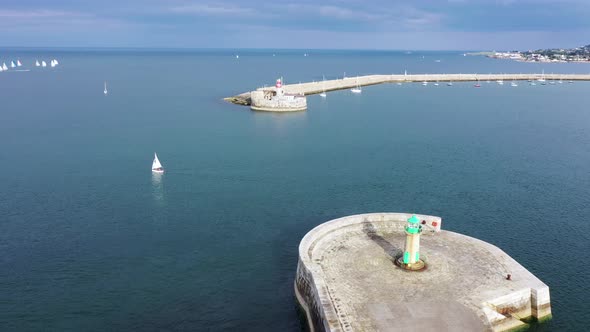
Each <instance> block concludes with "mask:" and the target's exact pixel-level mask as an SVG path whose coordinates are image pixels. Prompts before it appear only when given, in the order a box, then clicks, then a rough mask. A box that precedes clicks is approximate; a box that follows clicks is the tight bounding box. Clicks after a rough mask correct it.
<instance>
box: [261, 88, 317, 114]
mask: <svg viewBox="0 0 590 332" xmlns="http://www.w3.org/2000/svg"><path fill="white" fill-rule="evenodd" d="M250 105H251V106H250V108H251V109H252V110H254V111H266V112H298V111H305V110H306V109H307V99H306V97H305V96H283V97H281V98H276V97H275V98H273V99H268V98H267V97H265V93H264V91H260V90H257V91H252V92H251V93H250Z"/></svg>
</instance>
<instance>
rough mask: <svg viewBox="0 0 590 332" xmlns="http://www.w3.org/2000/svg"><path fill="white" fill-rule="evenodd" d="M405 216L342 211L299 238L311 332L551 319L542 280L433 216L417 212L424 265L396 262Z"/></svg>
mask: <svg viewBox="0 0 590 332" xmlns="http://www.w3.org/2000/svg"><path fill="white" fill-rule="evenodd" d="M411 216H412V215H411V214H405V213H371V214H363V215H354V216H347V217H343V218H339V219H335V220H331V221H328V222H326V223H324V224H321V225H319V226H317V227H316V228H314V229H313V230H311V231H310V232H309V233H307V235H305V237H304V238H303V239H302V241H301V243H300V245H299V263H298V267H297V275H296V279H295V295H296V298H297V301H298V302H299V304H300V305H301V307H302V308H303V311H304V312H305V314H306V317H307V323H308V325H309V327H310V329H311V331H326V332H336V331H338V332H349V331H385V330H387V331H390V330H395V331H510V330H513V329H522V328H526V327H527V326H528V325H527V324H528V323H527V322H530V321H531V320H533V321H534V320H539V321H543V320H547V319H550V318H551V299H550V295H549V287H548V286H547V285H545V284H544V283H543V282H542V281H541V280H539V279H538V278H537V277H535V276H534V275H533V274H532V273H530V272H529V271H528V270H527V269H525V268H524V267H523V266H522V265H520V264H519V263H518V262H517V261H515V260H514V259H512V258H511V257H510V256H509V255H508V254H506V253H505V252H504V251H502V250H501V249H499V248H497V247H495V246H493V245H491V244H489V243H486V242H483V241H481V240H478V239H475V238H472V237H469V236H466V235H462V234H459V233H455V232H450V231H444V230H441V229H440V226H441V223H442V220H441V218H439V217H435V216H427V215H417V218H418V219H419V220H421V222H420V224H421V225H422V227H423V232H422V240H421V243H420V247H421V249H420V251H421V253H420V257H421V259H422V260H423V261H424V262H425V264H426V265H427V267H426V268H425V269H424V270H423V271H420V272H409V271H407V270H405V269H401V268H399V267H397V266H396V265H395V264H394V262H395V260H396V259H397V258H398V257H400V255H402V253H403V249H402V248H403V244H404V238H405V237H406V234H407V233H406V230H405V228H404V227H405V226H406V220H407V219H408V218H410V217H411Z"/></svg>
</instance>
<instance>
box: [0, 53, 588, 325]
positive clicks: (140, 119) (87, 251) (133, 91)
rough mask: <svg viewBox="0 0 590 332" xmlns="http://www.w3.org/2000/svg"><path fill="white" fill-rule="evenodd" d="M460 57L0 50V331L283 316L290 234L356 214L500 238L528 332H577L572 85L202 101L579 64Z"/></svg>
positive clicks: (582, 240)
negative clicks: (546, 302) (528, 297)
mask: <svg viewBox="0 0 590 332" xmlns="http://www.w3.org/2000/svg"><path fill="white" fill-rule="evenodd" d="M304 53H307V54H308V55H309V56H303V54H304ZM463 53H464V51H457V52H420V51H412V52H405V51H327V50H323V51H317V50H158V49H153V50H147V49H144V50H141V49H140V50H137V49H136V50H134V49H128V50H124V49H0V63H2V62H7V65H9V62H10V61H11V60H14V61H15V62H16V59H20V61H21V62H22V63H23V66H22V67H20V69H30V71H19V72H17V71H14V70H12V69H11V70H9V71H8V72H1V73H0V164H1V165H2V172H0V184H1V185H0V253H1V254H0V330H2V331H235V330H240V331H300V330H301V329H302V328H303V325H302V323H301V319H300V316H299V314H298V311H297V306H296V302H295V299H294V293H293V280H294V276H295V270H296V267H297V251H298V244H299V241H300V240H301V238H302V237H303V236H304V235H305V234H306V233H307V232H308V231H309V230H311V229H312V228H313V227H315V226H317V225H318V224H321V223H323V222H325V221H328V220H331V219H333V218H337V217H341V216H346V215H351V214H358V213H368V212H415V213H422V214H431V215H437V216H441V217H442V218H443V228H444V229H447V230H451V231H456V232H460V233H463V234H466V235H470V236H474V237H477V238H480V239H482V240H484V241H487V242H490V243H492V244H494V245H496V246H498V247H500V248H501V249H503V250H504V251H506V252H507V253H508V254H509V255H511V256H512V257H513V258H515V259H516V260H517V261H519V262H520V263H521V264H522V265H523V266H525V267H526V268H527V269H529V271H531V272H532V273H534V274H535V275H536V276H537V277H538V278H539V279H541V280H542V281H543V282H545V283H546V284H547V285H549V287H550V289H551V298H552V307H553V319H552V320H551V321H550V322H549V323H547V324H544V325H541V326H538V327H536V329H537V330H547V331H548V330H552V331H583V330H587V329H588V321H590V304H589V302H588V298H590V287H588V276H589V275H590V263H589V260H588V259H586V256H585V255H586V253H587V251H588V249H589V248H590V245H589V243H590V222H589V221H588V218H589V217H588V216H590V192H589V190H588V188H590V108H589V107H588V105H590V93H589V92H590V83H589V82H575V83H573V84H567V83H564V84H555V85H546V86H541V85H537V86H530V85H528V84H527V83H526V82H521V83H520V85H519V86H518V87H510V85H509V84H505V85H504V86H500V85H497V84H495V83H486V82H481V85H482V87H481V88H480V89H474V88H473V86H472V83H455V84H454V86H452V87H448V86H446V85H445V84H441V85H440V86H434V85H432V84H431V85H429V86H426V87H424V86H421V85H420V84H418V83H417V84H404V85H401V86H398V85H393V84H384V85H377V86H370V87H365V88H364V89H363V93H362V94H360V95H355V94H351V93H350V91H337V92H330V93H328V96H327V98H326V99H325V100H323V99H322V98H320V97H319V96H317V95H316V96H310V97H309V98H308V107H309V109H308V111H307V112H301V113H294V114H270V113H257V112H252V111H250V110H249V109H248V108H247V107H242V106H236V105H232V104H228V103H226V102H224V101H223V100H222V98H223V97H227V96H231V95H234V94H238V93H242V92H246V91H250V90H253V89H255V88H257V87H261V86H264V85H272V84H273V83H274V81H275V80H276V79H277V78H278V77H284V80H285V82H286V83H287V84H290V83H291V84H293V83H298V82H300V81H301V82H306V81H313V80H316V81H317V80H321V79H322V77H323V76H325V77H326V78H327V79H332V78H339V77H342V76H344V75H346V76H348V77H354V76H356V75H366V74H390V73H392V74H400V73H403V72H404V70H406V71H407V72H408V73H410V74H414V73H415V74H418V73H482V74H487V73H532V72H535V73H540V72H541V71H544V72H545V73H588V72H590V64H567V63H559V64H539V63H519V62H512V61H507V60H493V59H488V58H485V57H480V56H463ZM273 54H274V56H273ZM236 55H239V58H236ZM54 58H55V59H58V60H59V62H60V64H59V65H58V66H57V67H56V68H50V67H49V66H48V67H46V68H38V67H35V66H34V62H35V60H36V59H38V60H39V61H41V60H45V61H46V62H47V63H49V61H50V60H51V59H54ZM437 60H440V62H438V61H437ZM105 81H106V82H107V85H108V90H109V93H108V95H106V96H105V95H104V94H103V84H104V82H105ZM154 152H157V153H158V156H159V157H160V160H161V162H162V164H163V165H164V167H165V168H166V173H165V174H163V175H154V174H152V172H151V171H150V166H151V162H152V158H153V154H154Z"/></svg>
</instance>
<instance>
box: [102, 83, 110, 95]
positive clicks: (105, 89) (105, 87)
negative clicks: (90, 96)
mask: <svg viewBox="0 0 590 332" xmlns="http://www.w3.org/2000/svg"><path fill="white" fill-rule="evenodd" d="M103 93H104V94H105V96H106V95H107V94H108V93H109V91H108V90H107V82H106V81H105V82H104V91H103Z"/></svg>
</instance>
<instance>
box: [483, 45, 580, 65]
mask: <svg viewBox="0 0 590 332" xmlns="http://www.w3.org/2000/svg"><path fill="white" fill-rule="evenodd" d="M478 54H479V55H485V56H487V57H489V58H494V59H510V60H516V61H522V62H590V45H586V46H580V47H576V48H570V49H563V48H552V49H545V50H534V51H524V52H521V51H510V52H483V53H478Z"/></svg>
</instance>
